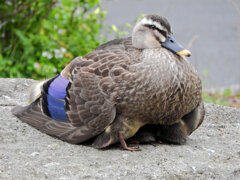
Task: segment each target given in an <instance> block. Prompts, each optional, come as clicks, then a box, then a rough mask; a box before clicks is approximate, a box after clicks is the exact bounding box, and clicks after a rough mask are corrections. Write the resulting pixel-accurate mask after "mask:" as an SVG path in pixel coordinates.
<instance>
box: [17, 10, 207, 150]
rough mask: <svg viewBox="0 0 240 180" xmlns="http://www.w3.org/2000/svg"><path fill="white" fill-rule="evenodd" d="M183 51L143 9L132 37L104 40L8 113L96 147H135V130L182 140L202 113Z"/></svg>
mask: <svg viewBox="0 0 240 180" xmlns="http://www.w3.org/2000/svg"><path fill="white" fill-rule="evenodd" d="M190 55H191V52H190V51H189V50H186V49H184V48H183V46H182V45H181V44H179V43H178V42H177V41H176V40H175V38H174V36H173V33H172V30H171V26H170V23H169V22H168V20H167V19H166V18H165V17H163V16H160V15H156V14H150V15H146V16H144V17H143V18H142V19H140V20H139V21H138V22H137V23H136V24H135V26H134V28H133V31H132V36H131V37H127V38H121V39H114V40H111V41H109V42H106V43H104V44H102V45H100V46H99V47H97V48H96V49H94V50H93V51H91V52H89V53H87V54H86V55H85V56H82V57H76V58H75V59H73V60H72V61H71V62H70V63H69V64H68V65H67V66H66V67H65V68H64V69H63V70H62V71H61V73H60V74H59V75H57V76H56V77H53V78H51V79H48V80H44V81H41V82H38V83H37V84H34V85H33V86H32V87H31V92H30V95H29V104H28V105H27V106H16V107H14V108H13V110H12V113H13V115H15V116H16V117H17V118H19V119H20V120H21V121H22V122H24V123H27V124H29V125H30V126H32V127H34V128H36V129H38V130H39V131H41V132H43V133H46V134H48V135H50V136H53V137H55V138H58V139H61V140H63V141H66V142H68V143H72V144H81V143H84V142H86V141H88V140H89V139H93V141H92V146H93V147H95V148H97V149H102V148H106V147H108V146H110V145H112V144H116V143H120V144H121V147H122V148H123V149H125V150H129V151H138V150H140V148H139V147H134V146H133V147H130V146H128V144H127V143H126V140H127V139H129V138H131V137H133V136H134V135H136V134H138V133H140V134H149V135H146V137H145V139H154V140H160V139H164V140H166V141H168V142H172V143H178V144H181V143H182V142H185V139H186V137H187V136H189V135H190V134H191V133H192V132H193V131H195V130H196V129H197V128H198V127H199V126H200V125H201V124H202V122H203V119H204V114H205V110H204V104H203V102H202V97H201V92H202V83H201V80H200V78H199V75H198V73H197V71H196V69H195V68H194V67H193V65H192V64H191V63H190V62H189V60H187V59H186V58H185V57H184V56H186V57H189V56H190ZM145 127H146V128H145ZM144 132H145V133H144ZM146 132H148V133H146ZM143 139H144V138H143ZM143 141H145V140H143Z"/></svg>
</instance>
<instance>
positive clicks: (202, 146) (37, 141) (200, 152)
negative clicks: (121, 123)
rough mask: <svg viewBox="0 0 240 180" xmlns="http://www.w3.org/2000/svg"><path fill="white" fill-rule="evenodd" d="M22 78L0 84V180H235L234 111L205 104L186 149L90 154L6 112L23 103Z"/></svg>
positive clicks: (237, 122)
mask: <svg viewBox="0 0 240 180" xmlns="http://www.w3.org/2000/svg"><path fill="white" fill-rule="evenodd" d="M33 82H34V81H33V80H27V79H0V112H1V116H0V179H14V180H15V179H19V180H21V179H24V180H25V179H31V180H32V179H60V180H65V179H66V180H68V179H71V180H72V179H149V180H150V179H240V130H239V129H240V110H239V109H236V108H229V107H223V106H218V105H213V104H205V106H206V111H207V113H206V117H205V120H204V122H203V124H202V125H201V127H200V128H199V129H198V130H196V131H195V132H194V133H193V134H192V135H191V136H190V137H189V140H188V142H187V144H186V145H181V146H179V145H168V144H149V145H140V147H141V149H142V151H139V152H128V151H123V150H121V149H119V148H117V147H116V148H110V149H106V150H96V149H94V148H92V147H88V146H83V145H71V144H68V143H66V142H63V141H60V140H57V139H54V138H52V137H50V136H48V135H45V134H43V133H41V132H39V131H37V130H35V129H33V128H32V127H30V126H28V125H27V124H24V123H22V122H21V121H19V120H18V119H16V118H15V117H14V116H13V115H12V114H11V112H10V110H11V109H12V108H13V107H14V106H15V105H24V104H26V102H27V91H28V90H27V89H28V88H29V86H30V85H31V84H32V83H33Z"/></svg>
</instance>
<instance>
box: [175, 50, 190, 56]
mask: <svg viewBox="0 0 240 180" xmlns="http://www.w3.org/2000/svg"><path fill="white" fill-rule="evenodd" d="M176 54H178V55H182V56H187V57H190V56H191V52H190V51H189V50H187V49H184V50H182V51H180V52H178V53H176Z"/></svg>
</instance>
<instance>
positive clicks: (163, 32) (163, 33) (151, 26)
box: [144, 24, 167, 37]
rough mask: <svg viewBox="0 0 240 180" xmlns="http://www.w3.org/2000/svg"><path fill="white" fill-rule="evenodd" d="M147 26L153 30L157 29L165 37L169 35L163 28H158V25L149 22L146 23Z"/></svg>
mask: <svg viewBox="0 0 240 180" xmlns="http://www.w3.org/2000/svg"><path fill="white" fill-rule="evenodd" d="M144 26H145V27H147V28H149V29H152V30H157V31H158V32H159V33H160V34H162V35H163V36H164V37H167V32H166V31H163V30H161V29H158V28H157V27H156V26H154V25H149V24H145V25H144Z"/></svg>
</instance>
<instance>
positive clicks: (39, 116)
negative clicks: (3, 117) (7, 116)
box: [12, 99, 52, 130]
mask: <svg viewBox="0 0 240 180" xmlns="http://www.w3.org/2000/svg"><path fill="white" fill-rule="evenodd" d="M12 113H13V115H15V116H16V117H18V118H19V119H20V120H21V121H23V122H25V123H27V124H29V125H31V126H33V127H35V128H36V129H38V130H41V128H42V127H43V126H44V124H45V123H46V122H48V121H51V120H52V118H50V117H48V116H46V115H44V114H43V113H42V110H41V105H40V99H38V100H37V101H35V102H33V103H32V104H30V105H28V106H24V107H23V106H16V107H14V108H13V109H12Z"/></svg>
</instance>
